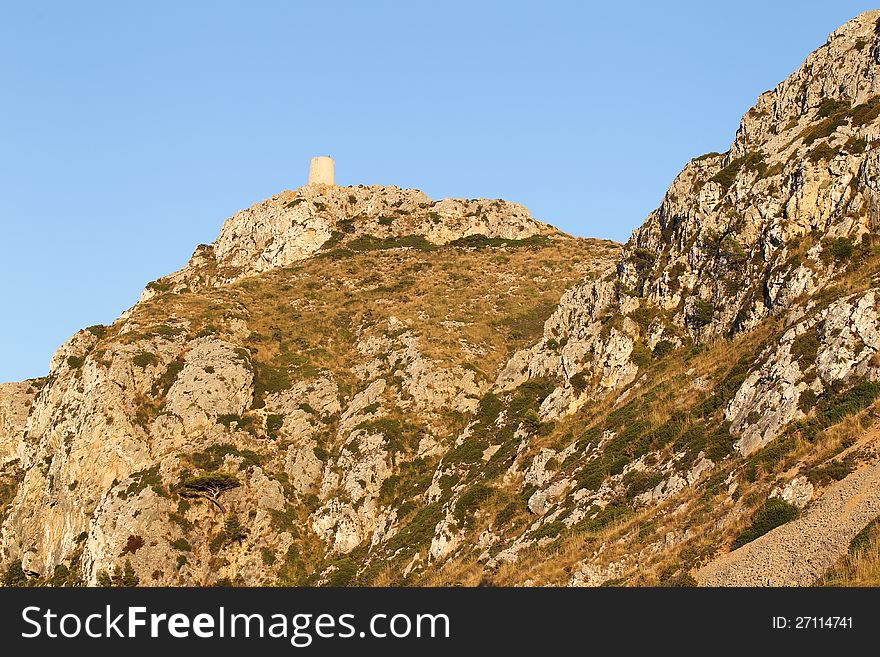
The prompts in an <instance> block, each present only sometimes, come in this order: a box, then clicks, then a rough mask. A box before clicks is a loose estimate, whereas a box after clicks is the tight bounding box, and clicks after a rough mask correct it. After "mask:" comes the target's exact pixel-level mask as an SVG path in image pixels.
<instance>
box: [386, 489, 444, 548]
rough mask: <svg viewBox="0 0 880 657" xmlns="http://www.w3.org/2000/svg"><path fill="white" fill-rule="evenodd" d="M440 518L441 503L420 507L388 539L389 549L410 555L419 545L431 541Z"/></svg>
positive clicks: (441, 514) (441, 512) (441, 511)
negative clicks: (410, 518)
mask: <svg viewBox="0 0 880 657" xmlns="http://www.w3.org/2000/svg"><path fill="white" fill-rule="evenodd" d="M442 519H443V505H442V504H441V503H440V502H434V503H432V504H429V505H427V506H425V507H422V508H421V509H420V510H419V511H418V512H417V513H416V514H415V516H413V518H412V520H410V521H409V522H408V523H406V524H405V525H403V526H402V527H401V529H400V531H398V532H397V534H395V535H394V536H393V537H392V538H391V540H389V541H388V549H389V551H391V552H396V551H397V550H403V552H404V554H406V555H411V554H412V553H413V552H415V551H417V550H418V549H419V548H420V547H421V546H423V545H425V544H427V543H430V542H431V539H433V538H434V528H435V527H436V526H437V523H439V522H440V521H441V520H442Z"/></svg>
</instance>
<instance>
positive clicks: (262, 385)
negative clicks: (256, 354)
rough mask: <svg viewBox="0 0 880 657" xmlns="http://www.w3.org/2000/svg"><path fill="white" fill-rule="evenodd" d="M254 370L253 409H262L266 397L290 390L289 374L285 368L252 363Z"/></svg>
mask: <svg viewBox="0 0 880 657" xmlns="http://www.w3.org/2000/svg"><path fill="white" fill-rule="evenodd" d="M252 364H253V368H254V404H253V406H254V408H262V407H263V406H265V404H266V395H271V394H274V393H276V392H281V391H283V390H287V389H288V388H290V385H291V381H290V373H289V372H288V371H287V368H286V367H283V366H281V367H276V366H274V365H268V364H266V363H260V362H258V361H253V362H252Z"/></svg>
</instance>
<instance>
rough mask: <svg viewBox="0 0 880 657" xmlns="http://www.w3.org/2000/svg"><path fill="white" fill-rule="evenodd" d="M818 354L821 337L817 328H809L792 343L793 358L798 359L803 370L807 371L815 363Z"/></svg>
mask: <svg viewBox="0 0 880 657" xmlns="http://www.w3.org/2000/svg"><path fill="white" fill-rule="evenodd" d="M818 355H819V338H818V336H817V334H816V331H815V330H809V331H807V332H806V333H804V334H803V335H799V336H798V337H797V338H795V339H794V342H792V343H791V356H792V359H794V360H796V361H797V363H798V365H799V366H800V368H801V372H806V371H807V370H808V369H809V368H810V367H811V366H812V365H815V363H816V358H817V357H818Z"/></svg>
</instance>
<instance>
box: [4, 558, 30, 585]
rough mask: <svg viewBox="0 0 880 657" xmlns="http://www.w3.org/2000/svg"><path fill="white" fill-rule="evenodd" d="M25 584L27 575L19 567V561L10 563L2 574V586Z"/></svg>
mask: <svg viewBox="0 0 880 657" xmlns="http://www.w3.org/2000/svg"><path fill="white" fill-rule="evenodd" d="M25 584H27V575H26V574H25V572H24V569H23V568H22V567H21V559H16V560H15V561H12V562H10V564H9V565H8V566H7V567H6V572H5V573H3V586H24V585H25Z"/></svg>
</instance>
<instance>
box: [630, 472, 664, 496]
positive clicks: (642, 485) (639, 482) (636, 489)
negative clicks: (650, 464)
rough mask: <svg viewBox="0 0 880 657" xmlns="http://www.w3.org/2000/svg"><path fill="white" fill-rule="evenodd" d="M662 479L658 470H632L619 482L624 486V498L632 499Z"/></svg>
mask: <svg viewBox="0 0 880 657" xmlns="http://www.w3.org/2000/svg"><path fill="white" fill-rule="evenodd" d="M663 479H664V477H663V475H662V474H661V473H659V472H640V471H638V470H633V471H631V472H628V473H627V475H626V476H625V477H624V478H623V480H622V481H621V483H622V484H623V485H624V486H626V499H627V500H633V499H634V498H636V497H638V496H639V495H641V494H642V493H644V492H646V491H649V490H652V489H653V488H654V487H655V486H656V485H657V484H659V483H660V482H661V481H663Z"/></svg>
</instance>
